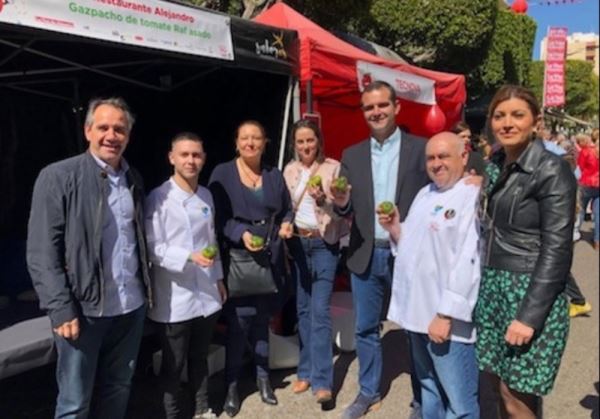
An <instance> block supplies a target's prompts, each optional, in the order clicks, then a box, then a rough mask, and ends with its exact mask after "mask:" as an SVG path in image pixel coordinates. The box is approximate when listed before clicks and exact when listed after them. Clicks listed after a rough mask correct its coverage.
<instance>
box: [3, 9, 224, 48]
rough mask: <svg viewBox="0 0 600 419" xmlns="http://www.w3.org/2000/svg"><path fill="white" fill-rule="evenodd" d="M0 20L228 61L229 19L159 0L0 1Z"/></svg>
mask: <svg viewBox="0 0 600 419" xmlns="http://www.w3.org/2000/svg"><path fill="white" fill-rule="evenodd" d="M0 22H5V23H12V24H17V25H22V26H29V27H32V28H38V29H46V30H51V31H57V32H61V33H69V34H73V35H80V36H85V37H90V38H96V39H103V40H106V41H114V42H119V43H126V44H131V45H138V46H144V47H150V48H157V49H162V50H168V51H176V52H182V53H186V54H194V55H201V56H206V57H211V58H219V59H223V60H233V59H234V54H233V45H232V41H231V24H230V18H229V17H227V16H223V15H219V14H216V13H209V12H205V11H202V10H198V9H194V8H190V7H184V6H179V5H177V4H173V3H168V2H164V1H159V0H132V1H128V0H76V1H68V0H0Z"/></svg>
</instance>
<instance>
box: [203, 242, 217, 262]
mask: <svg viewBox="0 0 600 419" xmlns="http://www.w3.org/2000/svg"><path fill="white" fill-rule="evenodd" d="M202 256H204V257H205V258H207V259H214V257H215V256H217V246H215V245H214V244H211V245H210V246H207V247H205V248H204V249H203V250H202Z"/></svg>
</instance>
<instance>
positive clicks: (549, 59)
mask: <svg viewBox="0 0 600 419" xmlns="http://www.w3.org/2000/svg"><path fill="white" fill-rule="evenodd" d="M567 34H568V30H567V28H557V27H554V28H549V29H548V36H547V38H546V63H545V67H544V105H543V106H544V107H551V106H564V104H565V57H566V54H567Z"/></svg>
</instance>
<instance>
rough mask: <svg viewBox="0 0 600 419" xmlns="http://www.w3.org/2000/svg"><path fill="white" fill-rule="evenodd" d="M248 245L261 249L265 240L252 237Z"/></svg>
mask: <svg viewBox="0 0 600 419" xmlns="http://www.w3.org/2000/svg"><path fill="white" fill-rule="evenodd" d="M250 244H251V245H252V247H263V246H264V244H265V239H263V238H262V237H260V236H252V238H251V239H250Z"/></svg>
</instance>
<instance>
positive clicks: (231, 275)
mask: <svg viewBox="0 0 600 419" xmlns="http://www.w3.org/2000/svg"><path fill="white" fill-rule="evenodd" d="M274 219H275V215H273V216H272V217H271V220H270V224H269V229H268V233H267V239H266V241H265V245H264V247H263V250H260V251H258V252H250V251H248V250H247V249H237V248H230V249H229V272H228V273H227V290H228V294H229V296H230V297H247V296H251V295H265V294H275V293H277V284H276V283H275V280H274V278H273V272H272V271H271V260H270V259H271V254H270V252H269V251H268V246H269V243H270V241H271V230H272V228H273V222H274Z"/></svg>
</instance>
